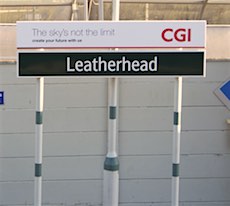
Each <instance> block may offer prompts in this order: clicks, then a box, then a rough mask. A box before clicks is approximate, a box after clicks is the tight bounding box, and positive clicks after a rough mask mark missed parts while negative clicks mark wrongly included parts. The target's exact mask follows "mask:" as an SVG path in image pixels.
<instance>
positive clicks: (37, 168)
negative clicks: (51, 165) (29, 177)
mask: <svg viewBox="0 0 230 206" xmlns="http://www.w3.org/2000/svg"><path fill="white" fill-rule="evenodd" d="M41 176H42V164H35V177H41Z"/></svg>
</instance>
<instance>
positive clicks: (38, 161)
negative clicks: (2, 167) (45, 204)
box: [34, 77, 44, 206]
mask: <svg viewBox="0 0 230 206" xmlns="http://www.w3.org/2000/svg"><path fill="white" fill-rule="evenodd" d="M36 86H37V89H36V90H37V91H36V126H35V177H34V178H35V179H34V205H35V206H41V205H42V139H43V102H44V77H40V78H38V79H37V82H36Z"/></svg>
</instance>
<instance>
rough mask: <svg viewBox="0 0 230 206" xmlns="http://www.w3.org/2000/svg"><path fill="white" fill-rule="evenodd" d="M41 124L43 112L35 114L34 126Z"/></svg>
mask: <svg viewBox="0 0 230 206" xmlns="http://www.w3.org/2000/svg"><path fill="white" fill-rule="evenodd" d="M42 123H43V112H36V124H42Z"/></svg>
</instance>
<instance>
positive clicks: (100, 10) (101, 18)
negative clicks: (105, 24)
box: [98, 0, 104, 20]
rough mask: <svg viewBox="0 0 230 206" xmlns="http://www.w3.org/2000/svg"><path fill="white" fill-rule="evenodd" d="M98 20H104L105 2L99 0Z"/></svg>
mask: <svg viewBox="0 0 230 206" xmlns="http://www.w3.org/2000/svg"><path fill="white" fill-rule="evenodd" d="M98 13H99V14H98V19H99V20H104V4H103V0H98Z"/></svg>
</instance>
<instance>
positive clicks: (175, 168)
mask: <svg viewBox="0 0 230 206" xmlns="http://www.w3.org/2000/svg"><path fill="white" fill-rule="evenodd" d="M179 166H180V164H173V165H172V176H173V177H179V169H180V168H179Z"/></svg>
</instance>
